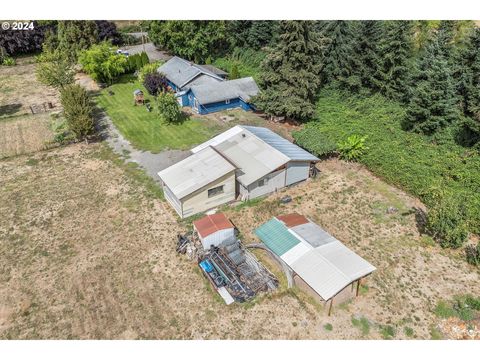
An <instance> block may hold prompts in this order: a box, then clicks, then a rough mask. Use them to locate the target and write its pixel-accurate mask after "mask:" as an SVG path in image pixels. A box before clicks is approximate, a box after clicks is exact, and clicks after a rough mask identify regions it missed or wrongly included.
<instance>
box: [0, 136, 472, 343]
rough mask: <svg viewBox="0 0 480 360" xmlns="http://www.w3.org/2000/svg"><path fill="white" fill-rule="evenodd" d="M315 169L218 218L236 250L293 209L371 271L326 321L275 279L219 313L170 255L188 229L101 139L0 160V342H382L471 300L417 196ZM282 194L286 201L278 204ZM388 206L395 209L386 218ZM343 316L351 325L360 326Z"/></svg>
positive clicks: (215, 301)
mask: <svg viewBox="0 0 480 360" xmlns="http://www.w3.org/2000/svg"><path fill="white" fill-rule="evenodd" d="M320 168H321V170H322V172H321V174H320V176H319V177H318V178H317V179H315V180H312V181H308V182H306V183H304V184H301V185H299V186H297V187H294V188H290V189H287V190H285V191H283V192H281V193H278V194H274V195H272V196H270V197H268V198H267V199H265V200H263V201H261V202H260V203H258V204H256V206H252V207H248V206H247V207H243V208H241V209H238V208H234V207H228V208H226V209H225V211H226V212H227V214H228V216H230V217H231V218H232V220H233V221H234V223H235V224H236V225H237V226H238V228H239V229H240V231H241V232H242V235H243V238H244V241H246V242H251V241H257V240H256V239H255V238H254V237H253V235H252V233H251V231H252V230H253V229H254V228H255V227H256V226H258V225H259V224H261V223H262V222H263V221H265V220H267V219H268V218H270V217H271V216H273V215H275V214H280V213H284V212H290V211H298V212H300V213H303V214H305V215H307V216H309V217H311V218H312V219H313V220H315V221H317V222H318V223H319V224H321V225H322V226H323V227H325V228H326V229H327V230H328V231H329V232H331V233H332V234H333V235H335V236H336V237H337V238H339V239H340V240H341V241H343V242H345V244H347V245H348V246H350V247H351V248H352V249H354V250H355V251H357V252H358V253H359V254H360V255H362V256H364V257H365V258H366V259H367V260H369V261H370V262H371V263H372V264H374V265H375V266H376V267H377V268H378V270H377V271H376V272H375V273H374V275H373V276H371V277H370V278H369V279H368V282H367V286H368V288H367V287H365V288H363V289H362V294H361V296H360V297H358V298H356V299H355V300H354V301H352V302H350V303H347V304H344V305H339V306H336V307H335V308H334V312H333V314H332V316H330V317H329V316H327V314H326V313H325V312H324V311H323V310H322V309H320V308H319V306H318V305H316V303H315V302H313V301H312V299H310V298H309V297H308V296H306V295H305V294H303V293H302V292H300V291H299V290H295V289H290V290H288V289H285V286H284V285H282V287H281V288H280V289H279V290H278V291H277V292H275V293H273V294H270V295H265V296H262V297H260V298H258V299H257V300H255V301H253V302H252V303H248V304H243V305H241V304H234V305H231V306H228V307H227V306H225V305H224V304H223V303H222V302H221V300H219V297H218V296H217V295H216V294H214V293H213V291H212V290H211V288H210V286H209V285H208V283H207V282H206V280H205V279H204V278H203V276H202V275H201V274H200V272H199V271H198V269H197V267H196V266H195V264H193V263H192V262H190V261H188V260H187V259H186V258H185V257H183V256H179V255H177V254H176V253H175V241H176V234H177V233H179V232H183V231H185V230H186V228H187V227H188V224H187V223H185V222H178V218H177V217H176V215H175V214H174V212H173V210H172V209H171V208H170V207H169V206H168V204H167V203H166V202H164V201H162V200H161V199H159V198H158V197H156V196H154V194H153V193H152V192H151V191H150V190H149V186H148V184H145V181H144V180H143V179H144V177H143V176H141V175H139V173H138V171H137V170H135V169H132V168H131V166H130V165H125V164H124V163H123V162H122V161H121V160H119V159H118V158H116V157H115V156H113V155H112V153H111V151H110V150H109V149H108V148H106V146H105V145H103V144H90V145H84V144H77V145H71V146H68V147H65V148H58V149H54V150H48V151H41V152H38V153H36V154H34V155H29V156H26V155H22V156H17V157H13V158H9V159H4V160H1V161H0V184H1V186H0V338H2V339H25V338H30V339H32V338H34V339H37V338H47V339H50V338H54V339H72V338H73V339H93V338H100V339H105V338H108V339H110V338H114V339H116V338H122V339H127V338H147V339H153V338H154V339H214V338H221V339H238V338H248V339H334V338H335V339H357V338H367V339H368V338H382V337H385V331H384V329H385V326H387V325H389V326H391V327H392V329H394V331H395V334H394V338H396V339H404V338H408V337H409V336H411V337H416V338H421V339H425V338H430V337H431V332H432V329H436V328H437V327H438V326H439V324H440V320H439V319H437V318H435V316H434V314H433V312H432V311H433V309H434V307H435V305H436V303H437V301H438V300H440V299H443V298H451V297H452V296H453V295H455V294H465V293H474V294H475V293H476V294H478V293H480V281H479V280H480V276H479V273H478V271H476V270H474V269H473V268H471V267H470V266H468V265H467V264H466V263H465V261H464V260H463V259H462V254H460V253H456V252H454V251H446V250H441V249H439V248H438V247H437V246H435V245H434V244H433V243H432V242H431V240H430V239H428V238H426V237H425V236H422V235H420V233H419V230H418V226H417V220H416V218H415V214H414V212H413V211H411V209H412V207H419V208H421V207H422V204H420V203H419V202H418V201H417V200H415V199H413V198H411V197H409V196H407V195H406V194H404V193H402V192H400V191H399V190H397V189H395V188H392V187H390V186H388V185H386V184H385V183H384V182H382V181H381V180H379V179H377V178H375V177H374V176H372V175H371V174H370V173H369V172H368V171H366V170H365V169H364V168H362V167H361V166H359V165H355V164H347V163H344V162H340V161H337V160H329V161H324V162H322V163H320ZM287 193H288V194H290V195H292V197H293V201H292V202H291V203H290V204H287V205H279V202H278V198H279V197H281V196H283V195H284V194H287ZM389 206H394V207H395V208H397V209H398V212H396V213H393V214H387V212H386V209H387V208H388V207H389ZM257 255H258V256H259V257H260V258H261V259H263V260H264V261H265V262H266V263H267V265H269V266H272V270H273V271H275V273H277V274H278V275H279V276H281V273H279V271H278V269H276V268H275V267H274V266H273V264H271V263H270V262H269V261H268V259H267V258H266V257H265V255H264V254H262V253H257ZM284 283H285V281H284V279H282V284H284ZM352 317H356V318H362V317H363V318H364V319H365V320H363V323H365V324H367V325H366V326H364V327H363V330H362V328H360V327H358V326H355V325H353V324H352ZM327 324H331V329H330V326H328V325H327ZM406 327H408V328H411V329H412V330H413V333H410V335H408V336H407V335H406V331H405V328H406Z"/></svg>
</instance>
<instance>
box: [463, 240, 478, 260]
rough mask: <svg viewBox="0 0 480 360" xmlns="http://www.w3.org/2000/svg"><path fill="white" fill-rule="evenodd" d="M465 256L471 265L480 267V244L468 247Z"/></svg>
mask: <svg viewBox="0 0 480 360" xmlns="http://www.w3.org/2000/svg"><path fill="white" fill-rule="evenodd" d="M465 255H466V257H467V262H468V263H469V264H472V265H475V266H480V242H478V243H477V246H475V245H468V246H467V247H466V248H465Z"/></svg>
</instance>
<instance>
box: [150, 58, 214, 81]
mask: <svg viewBox="0 0 480 360" xmlns="http://www.w3.org/2000/svg"><path fill="white" fill-rule="evenodd" d="M157 71H158V72H159V73H162V74H164V75H165V76H166V77H167V79H168V80H170V81H171V82H172V83H174V84H175V85H177V86H178V87H179V88H182V89H183V88H184V87H185V86H186V85H187V84H188V83H189V82H190V81H192V80H193V79H195V78H196V77H197V76H199V75H201V74H203V75H207V76H209V77H212V78H214V79H217V80H218V81H219V82H220V81H223V79H222V78H221V77H219V76H218V75H216V74H214V73H213V72H211V71H209V70H207V69H204V68H201V67H199V66H198V65H196V64H194V63H191V62H189V61H187V60H184V59H182V58H179V57H178V56H174V57H172V58H171V59H170V60H168V61H167V62H166V63H165V64H163V65H162V66H160V67H159V68H158V70H157Z"/></svg>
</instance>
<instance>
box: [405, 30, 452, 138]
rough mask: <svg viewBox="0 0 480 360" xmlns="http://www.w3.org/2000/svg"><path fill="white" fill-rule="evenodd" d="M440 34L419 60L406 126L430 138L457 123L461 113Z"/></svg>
mask: <svg viewBox="0 0 480 360" xmlns="http://www.w3.org/2000/svg"><path fill="white" fill-rule="evenodd" d="M443 40H444V39H443V38H442V37H441V36H439V35H438V34H437V36H435V38H434V39H432V40H431V42H430V43H429V45H428V46H427V48H426V49H425V52H424V54H422V56H421V57H420V59H419V61H418V66H417V70H416V75H415V77H414V84H415V85H414V88H413V90H412V96H411V99H410V103H409V106H408V109H407V116H406V119H405V123H404V124H405V127H406V128H407V129H410V130H414V131H417V132H422V133H424V134H428V135H431V134H433V133H435V132H436V131H437V130H439V129H441V128H443V127H445V126H447V125H449V124H451V123H453V122H454V121H456V120H458V116H459V112H458V106H457V97H456V94H455V84H454V82H453V79H452V76H451V69H450V67H449V64H448V61H447V59H446V58H445V56H444V53H443V50H442V49H443V46H444V44H441V42H442V41H443Z"/></svg>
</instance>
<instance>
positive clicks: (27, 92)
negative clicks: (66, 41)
mask: <svg viewBox="0 0 480 360" xmlns="http://www.w3.org/2000/svg"><path fill="white" fill-rule="evenodd" d="M36 66H37V65H36V64H35V63H34V59H33V57H26V58H22V61H20V62H19V63H18V65H16V66H0V117H3V116H11V115H23V114H31V110H30V106H34V107H39V108H41V109H43V104H44V103H49V102H50V103H52V105H53V106H54V110H56V111H58V110H61V105H60V100H59V94H58V91H57V90H55V89H52V88H51V87H48V86H45V85H43V84H41V83H39V82H38V81H37V79H36V76H35V69H36Z"/></svg>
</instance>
